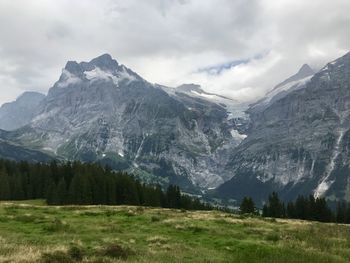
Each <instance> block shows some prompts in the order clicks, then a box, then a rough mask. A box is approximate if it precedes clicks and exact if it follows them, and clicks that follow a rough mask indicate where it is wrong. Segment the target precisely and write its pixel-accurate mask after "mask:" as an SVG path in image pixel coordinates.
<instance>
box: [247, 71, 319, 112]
mask: <svg viewBox="0 0 350 263" xmlns="http://www.w3.org/2000/svg"><path fill="white" fill-rule="evenodd" d="M314 74H315V72H314V71H313V70H312V69H311V68H310V66H309V65H307V64H304V65H303V66H302V67H301V68H300V69H299V71H298V72H297V73H296V74H294V75H293V76H291V77H289V78H288V79H286V80H284V81H283V82H281V83H279V84H278V85H276V86H275V87H274V88H273V89H272V90H271V91H269V92H268V93H267V94H266V95H265V97H264V98H262V99H260V100H259V101H257V102H256V103H254V104H252V105H251V107H250V109H249V110H248V112H251V111H257V112H258V111H263V110H264V109H266V108H267V107H268V106H269V105H271V104H272V103H273V102H275V101H277V100H279V99H281V98H283V97H284V96H286V95H288V94H289V93H290V92H292V91H294V90H297V89H302V88H305V86H306V83H308V82H309V81H310V79H311V77H312V76H313V75H314Z"/></svg>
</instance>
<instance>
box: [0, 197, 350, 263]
mask: <svg viewBox="0 0 350 263" xmlns="http://www.w3.org/2000/svg"><path fill="white" fill-rule="evenodd" d="M125 261H127V262H266V263H267V262H268V263H270V262H272V263H273V262H283V263H288V262H308V263H309V262H317V263H322V262H350V226H346V225H336V224H322V223H315V222H312V223H311V222H303V221H298V220H271V219H262V218H254V217H241V216H238V215H231V214H227V213H222V212H216V211H213V212H184V211H178V210H169V209H151V208H143V207H128V206H120V207H108V206H86V207H80V206H68V207H48V206H45V205H44V202H43V201H29V202H26V203H25V204H21V203H19V202H15V203H4V202H2V203H1V204H0V262H51V263H52V262H96V263H97V262H125Z"/></svg>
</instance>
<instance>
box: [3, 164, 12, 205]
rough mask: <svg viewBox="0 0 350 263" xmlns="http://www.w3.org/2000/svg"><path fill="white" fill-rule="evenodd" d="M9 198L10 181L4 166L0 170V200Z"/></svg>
mask: <svg viewBox="0 0 350 263" xmlns="http://www.w3.org/2000/svg"><path fill="white" fill-rule="evenodd" d="M9 199H11V189H10V181H9V177H8V175H7V171H6V169H5V168H3V169H1V171H0V200H9Z"/></svg>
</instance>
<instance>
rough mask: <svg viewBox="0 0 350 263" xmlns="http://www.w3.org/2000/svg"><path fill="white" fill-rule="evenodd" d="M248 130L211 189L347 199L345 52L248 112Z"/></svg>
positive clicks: (349, 88) (348, 72) (349, 106)
mask: <svg viewBox="0 0 350 263" xmlns="http://www.w3.org/2000/svg"><path fill="white" fill-rule="evenodd" d="M250 117H251V121H252V122H251V123H252V127H251V131H250V134H249V136H248V138H247V139H246V140H245V141H243V143H242V144H241V145H240V146H239V147H238V148H237V149H236V150H235V151H234V153H233V155H232V157H231V161H230V163H229V165H228V166H227V168H226V170H227V172H228V173H233V174H234V176H233V178H232V179H231V180H230V181H228V182H226V183H225V184H223V185H222V186H220V187H219V188H218V189H217V190H216V193H217V194H219V195H221V196H226V197H231V198H235V199H240V198H242V197H243V196H245V195H250V196H253V197H255V199H256V200H263V199H265V198H266V196H267V194H268V193H270V192H271V191H272V190H277V191H279V192H280V193H281V195H282V197H283V198H284V199H290V198H295V197H296V196H297V195H298V194H314V195H315V196H316V197H319V196H325V197H327V198H329V199H331V200H333V199H335V198H337V199H346V200H348V201H349V200H350V195H349V194H350V173H349V172H350V169H349V161H350V158H349V143H350V131H349V128H350V53H348V54H347V55H345V56H344V57H342V58H339V59H338V60H335V61H334V62H331V63H329V64H327V65H326V66H325V67H324V68H323V69H322V70H321V71H319V72H318V73H316V74H315V75H314V76H313V77H312V78H311V80H310V81H309V82H308V83H307V84H306V86H305V88H303V89H299V90H295V91H292V92H291V93H290V94H288V95H286V96H285V97H283V98H281V99H279V100H277V101H275V102H274V103H272V104H271V105H270V106H268V107H267V108H266V109H265V110H262V111H260V112H259V111H251V115H250Z"/></svg>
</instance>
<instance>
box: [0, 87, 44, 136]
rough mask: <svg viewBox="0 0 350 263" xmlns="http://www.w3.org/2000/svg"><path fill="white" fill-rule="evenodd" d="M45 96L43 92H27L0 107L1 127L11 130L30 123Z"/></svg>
mask: <svg viewBox="0 0 350 263" xmlns="http://www.w3.org/2000/svg"><path fill="white" fill-rule="evenodd" d="M44 98H45V95H43V94H41V93H37V92H25V93H23V94H22V95H21V96H19V97H18V98H17V99H16V101H14V102H10V103H5V104H3V105H2V106H1V108H0V129H3V130H7V131H10V130H15V129H18V128H20V127H23V126H25V125H26V124H28V123H29V122H30V121H31V120H32V118H33V117H34V115H35V111H36V109H37V108H38V106H39V104H40V102H41V101H42V100H43V99H44Z"/></svg>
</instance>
